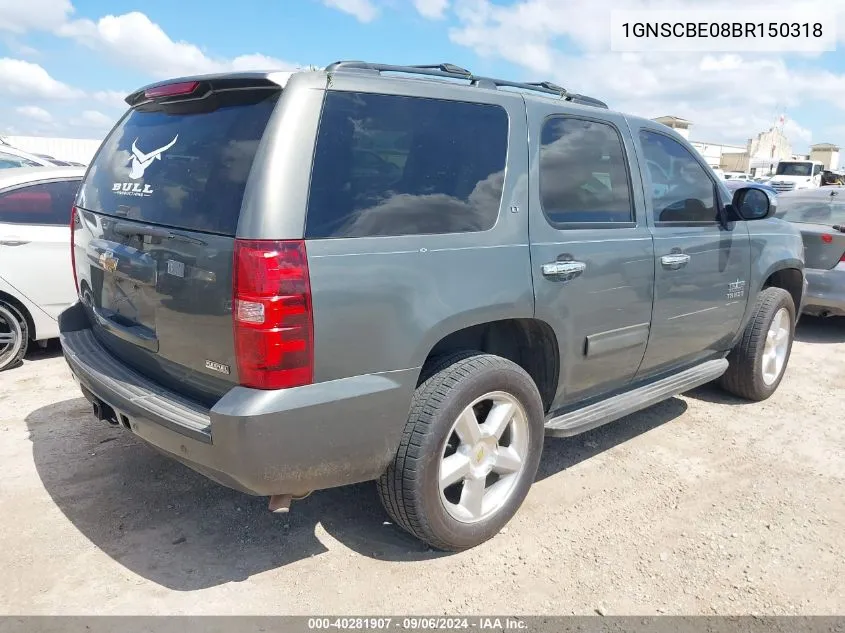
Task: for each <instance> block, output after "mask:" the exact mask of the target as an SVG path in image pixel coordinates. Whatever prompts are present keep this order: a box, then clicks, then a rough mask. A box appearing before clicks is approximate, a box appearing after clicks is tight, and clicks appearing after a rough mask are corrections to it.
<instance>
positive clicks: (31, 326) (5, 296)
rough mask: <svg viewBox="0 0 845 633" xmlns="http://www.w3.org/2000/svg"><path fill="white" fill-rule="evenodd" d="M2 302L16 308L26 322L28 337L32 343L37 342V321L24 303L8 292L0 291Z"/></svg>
mask: <svg viewBox="0 0 845 633" xmlns="http://www.w3.org/2000/svg"><path fill="white" fill-rule="evenodd" d="M0 301H2V302H4V303H7V304H8V305H10V306H11V307H12V308H14V309H15V311H16V312H17V313H18V315H19V316H20V317H21V318H22V319H23V320H24V321H26V328H27V336H28V338H29V340H31V341H35V340H37V339H36V330H35V321H34V320H33V318H32V315H31V314H30V313H29V310H27V308H26V306H25V305H24V304H23V302H22V301H21V300H20V299H18V298H17V297H15V296H14V295H11V294H9V293H8V292H4V291H3V290H0Z"/></svg>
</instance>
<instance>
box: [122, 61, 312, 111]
mask: <svg viewBox="0 0 845 633" xmlns="http://www.w3.org/2000/svg"><path fill="white" fill-rule="evenodd" d="M295 72H297V71H293V70H289V71H267V72H241V73H216V74H208V75H193V76H186V77H178V78H173V79H168V80H166V81H158V82H156V83H152V84H148V85H146V86H143V87H142V88H139V89H138V90H135V91H134V92H132V93H131V94H129V95H128V96H127V97H126V99H125V101H126V103H127V104H129V105H130V106H136V105H138V104H140V103H144V102H146V101H149V100H150V99H149V98H147V96H146V93H147V91H150V90H154V89H157V88H163V87H165V86H169V85H173V84H189V83H196V84H198V87H197V89H196V90H194V91H192V92H193V94H195V95H200V96H206V95H207V94H208V93H210V92H213V91H217V90H235V89H238V88H268V89H279V88H284V87H285V85H286V84H287V81H288V79H290V77H291V75H293V74H294V73H295Z"/></svg>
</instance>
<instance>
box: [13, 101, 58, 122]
mask: <svg viewBox="0 0 845 633" xmlns="http://www.w3.org/2000/svg"><path fill="white" fill-rule="evenodd" d="M15 112H17V113H18V114H20V115H23V116H25V117H26V118H28V119H32V120H33V121H38V122H40V123H50V122H52V120H53V115H52V114H50V113H49V112H47V110H45V109H44V108H39V107H38V106H33V105H28V106H19V107H17V108H15Z"/></svg>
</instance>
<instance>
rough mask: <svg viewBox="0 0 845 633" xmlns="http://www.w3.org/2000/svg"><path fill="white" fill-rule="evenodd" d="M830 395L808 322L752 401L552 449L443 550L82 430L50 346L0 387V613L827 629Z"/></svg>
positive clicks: (672, 409) (838, 400)
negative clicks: (472, 536) (793, 622)
mask: <svg viewBox="0 0 845 633" xmlns="http://www.w3.org/2000/svg"><path fill="white" fill-rule="evenodd" d="M843 389H845V320H816V319H805V320H804V321H803V322H802V324H801V325H800V326H799V332H798V342H796V344H795V347H794V349H793V354H792V360H791V363H790V365H789V368H788V373H787V376H786V378H785V380H784V382H783V384H782V385H781V388H780V390H779V391H778V392H777V394H775V396H774V397H773V398H771V399H770V400H768V401H767V402H764V403H760V404H747V403H743V402H740V401H738V400H735V399H733V398H730V397H726V396H724V395H723V394H721V393H720V392H719V391H717V390H716V389H715V388H712V387H705V388H702V389H699V390H696V391H695V392H692V393H689V394H686V395H684V396H682V397H678V398H673V399H671V400H669V401H667V402H664V403H662V404H660V405H658V406H655V407H653V408H651V409H649V410H647V411H644V412H642V413H639V414H637V415H633V416H630V417H628V418H626V419H624V420H621V421H619V422H616V423H614V424H611V425H608V426H606V427H604V428H601V429H598V430H596V431H593V432H591V433H588V434H586V435H582V436H580V437H577V438H573V439H569V440H560V439H555V440H552V439H550V440H547V441H546V446H545V453H544V456H543V460H542V464H541V467H540V473H539V475H538V477H537V482H536V484H535V485H534V487H533V488H532V490H531V493H530V494H529V496H528V499H527V500H526V503H525V505H524V506H523V507H522V509H521V511H520V512H519V513H518V515H517V516H516V518H515V519H514V520H513V521H512V522H511V524H510V525H509V526H508V528H506V529H505V530H504V531H503V533H501V534H500V535H498V536H497V537H496V538H494V539H493V540H492V541H490V542H488V543H486V544H485V545H483V546H481V547H478V548H476V549H474V550H471V551H469V552H465V553H462V554H458V555H445V554H442V553H438V552H433V551H430V550H426V548H425V547H424V546H421V545H420V544H419V543H418V542H417V541H415V540H414V539H412V538H411V537H409V536H407V535H405V534H404V533H403V532H401V531H400V530H399V529H397V528H396V527H394V526H393V525H390V524H388V523H386V520H385V515H384V514H383V512H382V510H381V507H380V506H379V503H378V499H377V498H376V495H375V493H374V490H373V488H372V487H371V486H370V485H361V486H352V487H348V488H344V489H338V490H332V491H326V492H320V493H315V494H314V495H312V496H311V497H309V498H308V499H306V500H304V501H302V502H298V503H295V504H294V506H293V509H292V512H291V514H290V515H288V516H281V517H280V516H277V515H272V514H270V513H269V512H267V510H266V500H265V499H262V498H253V497H248V496H244V495H241V494H239V493H236V492H233V491H229V490H227V489H224V488H222V487H220V486H218V485H216V484H214V483H211V482H209V481H207V480H205V479H203V478H202V477H200V476H198V475H195V474H194V473H192V472H191V471H190V470H188V469H187V468H185V467H184V466H181V465H179V464H177V463H175V462H171V461H169V460H168V459H166V458H164V457H161V456H160V455H159V454H158V453H156V452H154V451H152V450H151V449H149V448H147V447H145V446H144V445H142V444H141V443H140V442H139V441H137V440H136V439H134V437H133V436H132V435H131V434H129V433H128V432H127V431H123V430H119V429H112V428H109V427H107V426H106V425H105V424H103V423H97V422H95V421H94V420H93V418H92V417H91V414H90V408H89V406H88V405H87V403H86V401H85V400H83V399H82V398H81V397H80V394H79V392H78V390H77V387H76V386H75V384H74V383H73V382H72V381H71V379H70V377H69V373H68V371H67V369H66V367H65V364H64V361H63V359H62V358H61V356H60V355H59V353H58V351H57V350H56V349H55V347H54V348H53V349H52V350H48V351H47V352H46V353H45V352H40V353H38V354H34V355H31V358H30V359H29V360H27V362H26V363H25V364H24V365H23V366H22V367H20V368H17V369H15V370H12V371H10V372H6V373H4V374H2V375H0V464H2V476H0V569H2V573H3V574H4V576H5V578H4V579H3V581H2V582H0V612H2V613H6V614H83V613H91V612H94V613H100V614H140V613H156V614H212V613H213V614H326V613H329V614H394V615H402V614H441V613H445V614H457V613H463V614H485V613H488V614H489V613H495V614H508V615H511V614H512V615H519V614H569V613H577V614H593V613H595V612H596V611H597V610H598V611H600V612H601V613H605V614H608V615H610V614H637V615H640V614H643V615H645V614H655V613H668V614H713V613H718V614H747V613H759V614H837V613H842V612H843V609H845V589H844V588H843V587H845V583H843V581H842V579H843V578H845V554H843V549H845V403H844V402H843V398H842V395H843V393H845V392H843Z"/></svg>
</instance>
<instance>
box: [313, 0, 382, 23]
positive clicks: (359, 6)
mask: <svg viewBox="0 0 845 633" xmlns="http://www.w3.org/2000/svg"><path fill="white" fill-rule="evenodd" d="M323 4H325V5H326V6H327V7H331V8H333V9H337V10H338V11H343V12H344V13H348V14H349V15H352V16H355V18H356V19H357V20H358V21H359V22H364V23H367V22H372V21H373V20H375V19H376V17H377V16H378V8H377V7H376V5H374V4H373V3H372V2H371V1H370V0H323Z"/></svg>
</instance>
